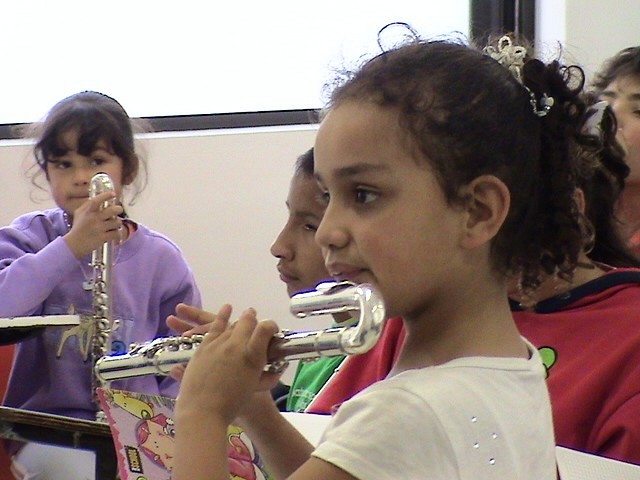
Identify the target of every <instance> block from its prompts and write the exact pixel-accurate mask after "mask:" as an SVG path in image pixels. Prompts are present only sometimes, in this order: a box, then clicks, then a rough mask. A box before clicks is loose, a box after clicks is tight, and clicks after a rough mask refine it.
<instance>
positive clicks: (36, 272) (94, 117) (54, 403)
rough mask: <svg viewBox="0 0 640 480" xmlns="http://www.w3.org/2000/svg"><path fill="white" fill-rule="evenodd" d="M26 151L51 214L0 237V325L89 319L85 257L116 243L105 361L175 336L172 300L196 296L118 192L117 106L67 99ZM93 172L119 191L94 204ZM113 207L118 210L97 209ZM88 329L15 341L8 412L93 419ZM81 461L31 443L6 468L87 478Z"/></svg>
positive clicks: (27, 218)
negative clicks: (11, 320)
mask: <svg viewBox="0 0 640 480" xmlns="http://www.w3.org/2000/svg"><path fill="white" fill-rule="evenodd" d="M34 151H35V158H36V161H37V164H38V170H39V172H40V173H42V174H44V176H45V177H46V179H47V181H48V184H49V189H50V191H51V194H52V197H53V199H54V200H55V202H56V204H57V208H54V209H50V210H44V211H36V212H31V213H27V214H25V215H22V216H20V217H18V218H17V219H15V220H14V221H13V222H12V223H11V224H10V225H9V226H7V227H4V228H1V229H0V317H15V316H28V315H56V314H67V313H77V314H81V315H82V314H89V315H90V314H91V313H92V312H93V304H92V295H93V294H92V285H91V281H92V276H93V271H92V267H91V266H90V262H91V253H92V251H93V250H95V249H98V248H100V246H101V245H102V244H103V243H104V242H106V241H114V242H115V245H116V246H115V247H114V250H113V259H114V260H113V266H112V274H113V278H114V282H113V285H112V303H113V307H112V312H113V318H114V320H116V321H117V326H116V327H115V328H114V329H113V331H112V333H111V347H112V352H108V353H117V352H125V351H126V350H127V349H128V348H129V345H130V344H131V343H132V342H143V341H148V340H151V339H153V338H156V337H160V336H167V335H175V332H172V331H170V330H169V329H168V327H167V326H166V323H165V319H166V317H167V316H168V315H170V314H171V313H173V312H174V310H175V306H176V305H177V304H178V303H180V302H185V303H196V304H200V303H201V298H200V293H199V291H198V288H197V286H196V283H195V279H194V276H193V273H192V271H191V269H190V268H189V266H188V265H187V263H186V261H185V259H184V257H183V256H182V253H181V252H180V249H179V248H178V247H177V246H176V245H175V244H174V243H173V242H172V241H171V240H169V239H168V238H167V237H165V236H163V235H161V234H159V233H157V232H154V231H152V230H150V229H148V228H147V227H145V226H144V225H141V224H139V223H136V222H134V221H132V220H130V219H129V218H127V217H126V215H125V214H124V210H123V207H122V204H121V199H122V193H123V189H125V188H127V187H132V186H134V182H135V180H136V178H137V177H138V173H139V172H140V170H141V161H140V159H139V157H138V155H137V154H136V152H135V148H134V135H133V128H132V122H131V120H130V118H129V116H128V115H127V113H126V112H125V110H124V109H123V108H122V106H121V105H120V104H119V103H118V102H117V101H116V100H114V99H113V98H111V97H108V96H107V95H103V94H101V93H97V92H81V93H77V94H75V95H72V96H70V97H68V98H65V99H64V100H62V101H60V102H59V103H58V104H56V105H55V106H54V107H53V108H52V109H51V111H50V112H49V114H48V115H47V117H46V118H45V120H44V122H43V123H42V124H41V125H38V131H37V140H36V144H35V149H34ZM99 172H104V173H107V174H108V175H109V176H110V177H111V179H112V180H113V183H114V187H115V193H110V192H104V193H101V194H100V195H98V196H96V197H95V198H93V199H90V198H89V182H90V180H91V178H92V177H93V176H94V175H95V174H96V173H99ZM139 189H140V187H139V186H135V187H134V191H139ZM113 197H115V198H116V199H117V201H116V202H115V205H112V206H110V207H107V208H105V209H101V208H100V206H101V205H102V204H104V203H105V201H107V200H109V199H111V198H113ZM86 330H87V329H86V328H82V327H53V328H46V329H45V330H44V332H43V333H41V334H39V335H37V336H33V337H31V338H28V339H26V340H24V341H22V342H21V343H19V344H18V346H17V350H16V356H15V359H14V364H13V370H12V373H11V378H10V381H9V386H8V389H7V393H6V396H5V399H4V404H5V405H7V406H10V407H16V408H22V409H27V410H35V411H40V412H48V413H53V414H58V415H64V416H69V417H75V418H81V419H89V420H94V419H95V418H96V411H97V405H96V404H95V402H94V401H93V392H92V372H91V370H92V361H91V358H90V356H91V355H90V349H91V348H90V344H91V335H90V333H88V332H87V331H86ZM112 386H113V387H114V388H122V389H126V390H130V391H136V392H145V393H149V394H161V395H165V396H175V394H176V392H177V388H176V383H175V381H174V380H172V379H170V378H165V377H152V376H144V377H138V378H132V379H127V380H122V381H118V382H113V384H112ZM87 453H88V452H85V451H82V450H69V449H63V448H59V447H55V446H50V445H39V444H27V445H26V446H25V447H23V448H21V449H20V451H19V452H18V453H17V455H16V456H15V457H14V464H15V467H16V468H17V469H22V470H23V471H25V473H26V476H25V478H38V479H44V478H46V479H54V478H55V479H57V478H61V479H62V478H64V479H65V480H73V479H76V478H78V479H79V478H93V472H94V466H93V458H91V457H92V454H91V453H90V452H89V453H88V455H89V457H88V458H87ZM71 457H72V458H71ZM83 459H84V460H83ZM85 460H86V462H85ZM82 462H85V463H82Z"/></svg>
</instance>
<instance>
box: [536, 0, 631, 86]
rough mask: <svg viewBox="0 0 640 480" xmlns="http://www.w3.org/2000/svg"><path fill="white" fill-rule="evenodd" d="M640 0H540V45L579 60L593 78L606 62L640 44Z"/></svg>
mask: <svg viewBox="0 0 640 480" xmlns="http://www.w3.org/2000/svg"><path fill="white" fill-rule="evenodd" d="M639 24H640V0H538V1H537V18H536V29H537V32H538V34H537V42H536V46H537V47H539V48H540V47H542V51H543V52H557V43H558V41H560V42H561V43H562V45H563V50H564V54H565V58H566V59H567V60H570V61H572V62H577V63H578V64H579V65H582V66H583V68H584V69H585V70H586V73H587V78H588V79H589V80H590V79H591V78H592V75H593V73H595V72H597V71H598V69H599V68H600V67H601V65H602V62H604V60H606V59H607V58H609V57H610V56H612V55H614V54H615V53H617V52H618V51H619V50H621V49H623V48H625V47H631V46H636V45H640V29H639V28H638V25H639Z"/></svg>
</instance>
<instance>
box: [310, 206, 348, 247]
mask: <svg viewBox="0 0 640 480" xmlns="http://www.w3.org/2000/svg"><path fill="white" fill-rule="evenodd" d="M340 221H341V220H340V215H339V214H338V212H336V211H335V209H334V208H331V207H330V206H329V207H327V210H326V211H325V213H324V216H323V217H322V221H321V222H320V225H319V226H318V230H317V231H316V236H315V239H316V243H317V244H318V245H320V247H321V248H323V249H336V248H342V247H344V246H345V245H346V244H347V243H348V241H349V236H348V233H347V231H346V230H345V229H344V228H343V227H342V224H341V223H340Z"/></svg>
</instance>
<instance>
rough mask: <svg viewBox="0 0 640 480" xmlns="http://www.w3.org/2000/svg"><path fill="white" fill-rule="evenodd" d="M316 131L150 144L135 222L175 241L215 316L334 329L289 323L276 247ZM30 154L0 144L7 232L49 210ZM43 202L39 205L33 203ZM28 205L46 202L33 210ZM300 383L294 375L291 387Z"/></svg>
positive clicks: (1, 220)
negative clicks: (21, 219) (32, 175)
mask: <svg viewBox="0 0 640 480" xmlns="http://www.w3.org/2000/svg"><path fill="white" fill-rule="evenodd" d="M315 130H316V127H314V126H304V127H293V128H278V129H273V128H271V129H247V130H229V131H216V132H191V133H189V134H176V133H169V134H160V133H158V134H152V135H149V136H148V137H147V138H144V139H142V145H143V146H144V148H145V149H146V150H147V154H148V157H149V184H148V186H147V188H146V189H145V190H144V191H143V193H142V195H141V196H140V197H139V199H138V200H137V202H136V204H135V205H134V206H133V207H128V213H129V215H130V216H131V217H132V218H133V219H135V220H137V221H140V222H141V223H144V224H146V225H147V226H149V227H151V228H153V229H156V230H158V231H160V232H162V233H165V234H166V235H168V236H169V237H170V238H171V239H173V240H174V241H175V242H176V243H177V244H178V245H179V246H180V247H181V248H182V250H183V252H184V254H185V256H186V258H187V260H188V262H189V263H190V265H191V266H192V268H193V270H194V273H195V275H196V279H197V281H198V283H199V285H200V288H201V290H202V294H203V302H204V304H205V306H206V307H207V308H209V309H217V308H218V307H219V306H220V305H221V304H223V303H227V302H228V303H231V304H232V305H234V306H235V307H236V308H237V309H238V310H239V309H242V308H245V307H249V306H252V307H255V308H256V309H257V310H258V313H259V315H260V316H262V317H263V318H266V317H268V318H273V319H275V320H276V321H277V322H278V323H279V324H280V325H281V327H283V328H289V329H298V330H301V329H306V328H318V327H320V326H322V325H326V324H327V322H328V319H327V318H326V317H325V318H322V317H317V318H314V319H311V320H299V319H297V318H295V317H293V316H291V315H290V314H289V311H288V301H287V294H286V290H285V287H284V285H283V284H282V283H281V282H280V280H279V279H278V276H277V272H276V269H275V264H276V260H275V259H274V258H273V257H272V256H271V255H270V253H269V247H270V245H271V243H272V241H273V239H274V238H275V237H276V235H277V233H278V232H279V230H280V227H281V226H282V225H283V224H284V222H285V219H286V215H287V210H286V206H285V199H286V195H287V190H288V186H289V180H290V178H291V174H292V172H293V164H294V162H295V159H296V157H297V156H298V155H299V154H300V153H302V152H303V151H305V150H306V149H308V148H309V147H310V146H312V145H313V141H314V136H315ZM30 155H31V149H30V145H28V144H26V143H25V142H18V141H0V166H1V168H2V176H0V205H1V206H2V208H1V209H0V225H6V224H8V223H9V222H11V220H13V219H14V218H15V217H17V216H18V215H20V214H22V213H25V212H28V211H31V210H36V209H43V208H49V207H50V206H52V205H53V204H52V202H51V200H50V199H48V195H43V194H42V193H41V192H39V191H37V190H35V188H34V187H33V186H32V185H31V183H30V180H29V179H27V178H26V177H25V175H24V170H25V165H26V162H27V161H29V160H30ZM32 194H36V195H32ZM30 196H37V197H39V198H40V199H42V198H43V197H45V198H46V200H45V201H39V202H34V201H32V200H31V199H30ZM292 374H293V371H292V369H290V372H288V374H287V376H285V379H288V378H290V376H291V375H292Z"/></svg>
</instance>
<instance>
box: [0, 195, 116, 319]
mask: <svg viewBox="0 0 640 480" xmlns="http://www.w3.org/2000/svg"><path fill="white" fill-rule="evenodd" d="M110 195H111V194H110V193H109V192H106V193H105V194H101V195H99V196H97V197H96V198H95V199H93V200H89V201H87V202H85V204H83V205H82V206H81V207H80V208H78V211H77V212H76V219H75V222H74V225H73V227H72V228H71V230H70V231H69V232H68V233H67V232H66V229H67V227H66V226H65V225H64V223H63V220H62V212H61V210H56V211H50V213H49V214H45V213H32V214H27V215H23V216H22V217H20V218H18V219H17V220H16V221H14V222H13V223H12V224H11V225H10V226H9V227H5V228H2V229H0V317H14V316H23V315H39V314H43V313H45V312H42V311H41V310H40V307H41V305H42V303H43V302H44V301H45V300H46V299H47V298H48V297H49V296H50V295H51V293H52V292H53V291H54V289H55V288H56V286H58V285H59V284H60V282H61V281H62V280H64V279H66V278H68V277H69V275H70V274H71V273H72V272H74V271H75V269H76V268H78V259H79V258H82V257H84V256H85V255H87V254H89V253H91V251H92V250H93V249H95V248H97V247H98V246H100V245H102V244H103V243H104V242H105V241H107V240H112V239H118V238H119V232H118V226H119V225H120V223H119V222H120V220H119V219H113V218H112V217H110V215H117V214H118V213H120V212H121V211H122V207H120V206H113V207H110V209H109V210H104V211H101V210H99V205H100V202H104V201H105V200H106V199H107V198H108V197H109V196H110ZM105 215H106V216H107V218H106V219H105V218H103V217H104V216H105ZM63 234H64V236H61V235H63Z"/></svg>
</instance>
